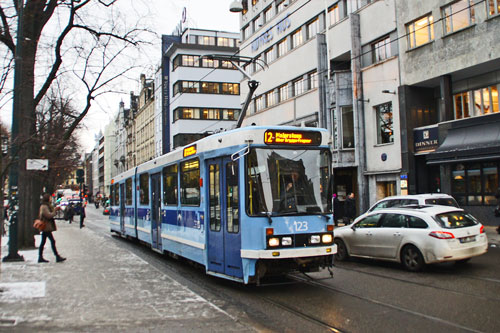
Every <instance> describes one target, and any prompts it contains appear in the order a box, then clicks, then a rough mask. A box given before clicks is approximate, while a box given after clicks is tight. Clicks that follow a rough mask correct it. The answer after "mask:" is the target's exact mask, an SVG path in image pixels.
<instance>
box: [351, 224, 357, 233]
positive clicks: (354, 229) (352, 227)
mask: <svg viewBox="0 0 500 333" xmlns="http://www.w3.org/2000/svg"><path fill="white" fill-rule="evenodd" d="M351 229H352V230H353V231H356V225H355V224H354V223H353V224H352V225H351Z"/></svg>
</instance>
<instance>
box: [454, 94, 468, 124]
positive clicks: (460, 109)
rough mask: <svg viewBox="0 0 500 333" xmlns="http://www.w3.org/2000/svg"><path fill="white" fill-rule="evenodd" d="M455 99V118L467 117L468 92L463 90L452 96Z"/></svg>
mask: <svg viewBox="0 0 500 333" xmlns="http://www.w3.org/2000/svg"><path fill="white" fill-rule="evenodd" d="M453 99H454V101H455V103H454V104H455V119H462V118H469V117H470V112H469V93H468V92H464V93H460V94H456V95H455V96H453Z"/></svg>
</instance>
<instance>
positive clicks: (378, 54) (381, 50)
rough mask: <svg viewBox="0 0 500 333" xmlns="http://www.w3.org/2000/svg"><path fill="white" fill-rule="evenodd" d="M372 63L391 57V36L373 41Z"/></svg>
mask: <svg viewBox="0 0 500 333" xmlns="http://www.w3.org/2000/svg"><path fill="white" fill-rule="evenodd" d="M371 49H372V63H377V62H379V61H382V60H385V59H387V58H390V57H391V38H390V37H389V36H387V37H385V38H384V39H381V40H379V41H377V42H375V43H372V47H371Z"/></svg>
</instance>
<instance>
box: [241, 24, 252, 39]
mask: <svg viewBox="0 0 500 333" xmlns="http://www.w3.org/2000/svg"><path fill="white" fill-rule="evenodd" d="M250 29H251V27H250V24H249V25H247V26H246V27H243V39H247V38H249V37H250V36H251V35H252V31H251V30H250Z"/></svg>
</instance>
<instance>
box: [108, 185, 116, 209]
mask: <svg viewBox="0 0 500 333" xmlns="http://www.w3.org/2000/svg"><path fill="white" fill-rule="evenodd" d="M114 200H115V187H114V186H113V185H111V186H110V187H109V204H110V205H111V206H114V205H115V202H114Z"/></svg>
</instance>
